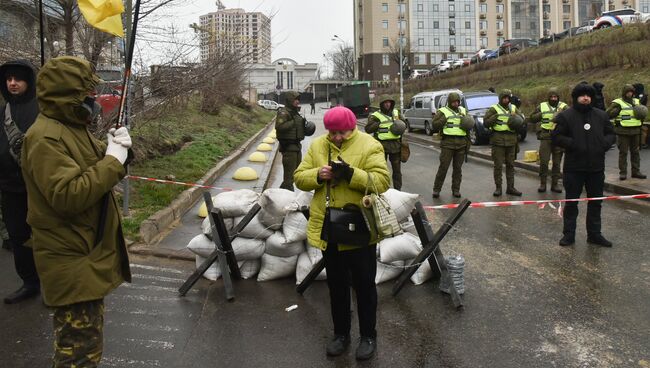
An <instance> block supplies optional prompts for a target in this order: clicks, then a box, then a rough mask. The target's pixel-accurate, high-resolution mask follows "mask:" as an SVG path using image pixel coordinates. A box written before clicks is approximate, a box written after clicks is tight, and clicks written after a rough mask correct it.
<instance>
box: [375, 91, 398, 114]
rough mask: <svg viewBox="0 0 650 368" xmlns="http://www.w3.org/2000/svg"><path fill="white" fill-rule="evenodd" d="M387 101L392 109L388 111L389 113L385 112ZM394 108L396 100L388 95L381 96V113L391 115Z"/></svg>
mask: <svg viewBox="0 0 650 368" xmlns="http://www.w3.org/2000/svg"><path fill="white" fill-rule="evenodd" d="M386 101H389V102H390V109H388V111H386V110H384V102H386ZM394 107H395V100H393V98H392V97H390V96H388V95H382V96H379V109H380V110H381V112H383V113H384V114H390V113H391V111H393V108H394Z"/></svg>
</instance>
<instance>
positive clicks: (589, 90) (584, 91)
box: [571, 83, 596, 100]
mask: <svg viewBox="0 0 650 368" xmlns="http://www.w3.org/2000/svg"><path fill="white" fill-rule="evenodd" d="M584 95H587V96H589V97H591V98H594V97H595V96H596V89H595V88H594V87H592V86H590V85H588V84H583V83H580V84H578V85H577V86H575V88H573V91H572V92H571V97H573V99H574V100H577V99H578V97H580V96H584Z"/></svg>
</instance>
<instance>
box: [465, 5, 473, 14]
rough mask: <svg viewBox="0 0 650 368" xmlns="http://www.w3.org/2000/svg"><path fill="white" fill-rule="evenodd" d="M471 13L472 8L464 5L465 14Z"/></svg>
mask: <svg viewBox="0 0 650 368" xmlns="http://www.w3.org/2000/svg"><path fill="white" fill-rule="evenodd" d="M471 11H472V7H471V6H470V5H469V4H465V13H469V12H471Z"/></svg>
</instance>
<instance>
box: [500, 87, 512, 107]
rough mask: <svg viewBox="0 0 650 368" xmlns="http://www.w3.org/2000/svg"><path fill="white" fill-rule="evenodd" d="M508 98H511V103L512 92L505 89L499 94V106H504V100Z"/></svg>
mask: <svg viewBox="0 0 650 368" xmlns="http://www.w3.org/2000/svg"><path fill="white" fill-rule="evenodd" d="M506 96H508V97H509V98H510V101H509V102H512V91H511V90H509V89H504V90H502V91H501V92H500V93H499V104H500V105H501V106H503V101H502V100H503V98H504V97H506Z"/></svg>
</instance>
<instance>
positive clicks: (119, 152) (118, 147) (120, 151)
mask: <svg viewBox="0 0 650 368" xmlns="http://www.w3.org/2000/svg"><path fill="white" fill-rule="evenodd" d="M118 130H119V129H118ZM127 137H128V133H127ZM115 139H116V138H115V136H114V135H113V134H111V133H108V134H106V140H107V141H108V147H106V156H113V157H115V158H116V159H117V160H118V161H119V162H120V163H121V164H124V163H125V162H126V158H127V156H128V155H129V149H128V148H127V147H124V146H123V145H122V144H120V143H119V142H115ZM129 146H131V139H130V138H129Z"/></svg>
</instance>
